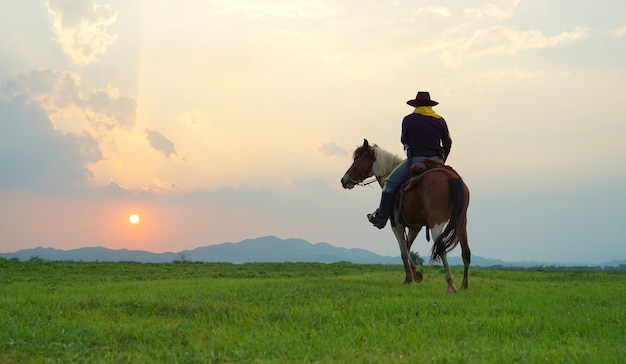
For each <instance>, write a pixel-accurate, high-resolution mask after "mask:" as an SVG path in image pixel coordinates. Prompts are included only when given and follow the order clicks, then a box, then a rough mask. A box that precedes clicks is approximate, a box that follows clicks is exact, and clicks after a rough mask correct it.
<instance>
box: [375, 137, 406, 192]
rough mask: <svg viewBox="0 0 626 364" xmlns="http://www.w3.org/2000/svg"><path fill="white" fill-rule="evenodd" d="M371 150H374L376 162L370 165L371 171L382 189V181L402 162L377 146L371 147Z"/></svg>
mask: <svg viewBox="0 0 626 364" xmlns="http://www.w3.org/2000/svg"><path fill="white" fill-rule="evenodd" d="M372 148H373V149H374V154H375V155H376V160H375V161H374V164H373V165H372V171H373V172H374V175H375V176H376V178H377V179H378V182H379V183H380V185H381V187H382V186H383V184H384V180H385V179H386V178H387V177H389V174H391V172H393V170H394V169H395V168H396V167H397V166H398V165H400V163H403V162H404V160H403V159H402V158H400V157H398V156H397V155H395V154H393V153H391V152H388V151H386V150H384V149H382V148H381V147H379V146H377V145H374V146H372Z"/></svg>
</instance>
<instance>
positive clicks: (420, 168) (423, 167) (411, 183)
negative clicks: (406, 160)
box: [402, 158, 456, 191]
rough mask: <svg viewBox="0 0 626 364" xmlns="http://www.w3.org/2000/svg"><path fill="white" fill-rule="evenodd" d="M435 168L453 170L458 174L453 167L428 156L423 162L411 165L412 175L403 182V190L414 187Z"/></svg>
mask: <svg viewBox="0 0 626 364" xmlns="http://www.w3.org/2000/svg"><path fill="white" fill-rule="evenodd" d="M435 170H451V171H452V172H454V173H455V174H456V172H455V171H454V170H453V169H452V167H450V166H446V165H445V164H443V163H442V162H440V161H438V160H436V159H430V158H426V159H425V160H424V161H423V162H418V163H413V164H412V165H411V167H409V172H410V173H411V177H409V179H408V180H407V181H406V182H404V183H403V184H402V191H408V190H410V189H412V188H413V187H415V186H416V185H417V184H418V183H419V182H420V181H421V180H422V177H424V175H425V174H426V173H428V172H431V171H435Z"/></svg>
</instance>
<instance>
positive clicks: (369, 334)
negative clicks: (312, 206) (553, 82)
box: [0, 259, 626, 363]
mask: <svg viewBox="0 0 626 364" xmlns="http://www.w3.org/2000/svg"><path fill="white" fill-rule="evenodd" d="M423 271H424V276H425V277H424V282H423V283H421V284H419V285H416V284H413V285H410V286H406V285H403V284H402V283H401V282H402V281H403V279H404V270H403V268H402V266H400V265H398V266H382V265H354V264H350V263H337V264H316V263H255V264H242V265H234V264H226V263H224V264H221V263H219V264H218V263H177V264H174V263H170V264H140V263H80V262H45V261H37V260H34V261H28V262H19V261H15V260H6V259H0V362H1V363H48V362H60V363H72V362H80V363H92V362H93V363H154V362H160V363H231V362H232V363H241V362H245V363H265V362H274V363H283V362H294V363H303V362H322V363H326V362H342V363H343V362H349V363H354V362H356V363H404V362H417V363H624V362H625V361H626V359H625V358H626V274H625V273H617V272H615V273H609V272H588V271H540V270H534V271H524V270H487V269H474V270H472V271H471V272H470V273H471V274H470V289H469V290H467V291H459V292H458V293H456V294H451V293H447V292H446V283H445V279H444V276H443V271H442V268H440V267H425V268H423ZM454 272H455V274H456V277H457V280H458V281H459V282H457V284H459V285H460V278H461V273H462V272H461V271H460V270H455V271H454Z"/></svg>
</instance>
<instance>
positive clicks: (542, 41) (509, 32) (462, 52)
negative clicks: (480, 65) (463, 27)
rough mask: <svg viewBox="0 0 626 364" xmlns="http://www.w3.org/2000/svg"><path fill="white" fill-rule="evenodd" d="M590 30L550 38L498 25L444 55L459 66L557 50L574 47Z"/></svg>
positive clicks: (536, 32)
mask: <svg viewBox="0 0 626 364" xmlns="http://www.w3.org/2000/svg"><path fill="white" fill-rule="evenodd" d="M588 32H589V30H588V29H587V28H582V27H576V28H575V29H574V30H573V31H571V32H562V33H560V34H557V35H555V36H553V37H547V36H545V35H544V34H543V33H541V32H540V31H538V30H524V31H518V30H515V29H512V28H509V27H505V26H501V25H497V26H493V27H491V28H487V29H481V30H478V31H476V32H475V33H474V35H473V37H472V38H470V39H469V40H467V41H465V40H464V41H461V42H458V43H457V44H456V45H454V46H452V47H451V49H449V50H447V51H445V52H444V54H443V56H442V57H443V60H444V62H445V63H446V64H447V65H448V66H458V65H459V64H460V63H462V62H463V61H465V60H468V59H471V58H475V57H479V56H483V55H488V54H509V55H513V54H517V53H518V52H521V51H524V50H528V49H542V48H548V47H555V46H557V45H560V44H569V43H573V42H575V41H577V40H579V39H582V38H584V37H586V36H587V34H588Z"/></svg>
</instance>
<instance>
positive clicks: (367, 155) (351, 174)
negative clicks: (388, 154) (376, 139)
mask: <svg viewBox="0 0 626 364" xmlns="http://www.w3.org/2000/svg"><path fill="white" fill-rule="evenodd" d="M375 160H376V153H375V152H374V148H372V147H371V146H370V145H369V143H368V141H367V139H363V145H362V146H360V147H358V148H357V149H356V150H355V151H354V155H353V161H352V165H351V166H350V168H348V170H347V171H346V173H345V174H344V175H343V177H342V178H341V185H342V186H343V188H347V189H350V188H353V187H354V186H356V185H357V184H359V183H361V182H363V180H364V179H366V178H367V177H371V176H372V175H373V174H374V171H373V166H374V161H375Z"/></svg>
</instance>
